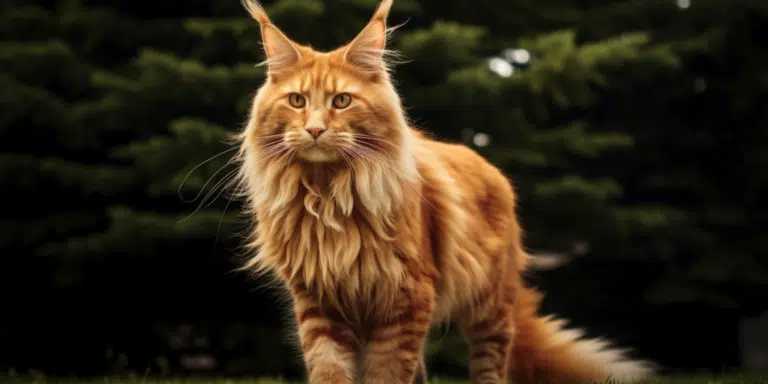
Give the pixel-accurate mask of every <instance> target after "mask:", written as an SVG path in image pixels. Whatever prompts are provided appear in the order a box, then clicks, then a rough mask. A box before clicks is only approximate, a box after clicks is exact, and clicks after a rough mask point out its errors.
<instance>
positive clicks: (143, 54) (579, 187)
mask: <svg viewBox="0 0 768 384" xmlns="http://www.w3.org/2000/svg"><path fill="white" fill-rule="evenodd" d="M264 3H265V5H266V6H267V10H268V13H269V14H270V16H271V17H272V18H273V20H274V21H275V22H276V24H278V25H279V26H280V28H282V29H283V30H284V31H285V32H286V33H287V34H288V35H289V36H290V37H291V38H293V39H295V40H297V41H299V42H301V43H305V44H311V45H312V46H314V47H315V48H318V49H330V48H333V47H336V46H338V45H340V44H343V43H345V42H347V41H348V40H350V39H351V38H353V37H354V36H355V35H356V34H357V32H358V31H359V30H360V28H362V26H363V25H364V24H365V23H366V21H367V20H368V18H369V17H370V15H371V14H372V12H373V11H374V9H375V6H376V4H377V3H378V0H326V1H320V0H279V1H264ZM403 22H406V24H405V25H404V26H403V27H402V28H400V29H399V30H398V32H397V33H396V34H395V36H394V38H393V40H392V41H391V44H390V46H391V47H392V48H395V49H397V50H399V51H401V52H402V53H403V55H404V58H405V60H406V62H405V63H402V64H399V65H398V66H397V67H396V70H395V73H394V76H395V79H396V81H397V83H398V87H399V90H400V93H401V94H402V97H403V100H404V103H405V105H406V107H407V109H408V113H409V115H410V117H411V118H412V119H413V120H414V124H416V125H417V126H418V127H421V128H423V129H425V130H427V131H429V132H430V133H432V134H434V135H435V136H437V137H439V138H441V139H445V140H450V141H461V142H464V143H466V144H467V145H469V146H472V147H473V148H475V149H476V150H477V151H479V152H480V153H481V154H482V155H483V156H485V157H487V158H488V159H490V160H491V161H493V162H494V163H495V164H496V165H498V166H500V167H502V168H503V169H504V171H505V172H506V173H507V174H508V175H509V176H510V178H511V179H512V180H513V182H514V184H515V186H516V188H517V190H518V192H519V194H520V218H521V220H522V222H523V225H524V227H525V228H526V229H527V238H526V242H527V246H528V247H529V248H530V249H531V250H532V251H533V252H539V253H546V254H557V255H560V256H561V257H563V258H567V259H568V260H569V262H568V263H566V264H565V265H562V266H560V267H558V268H554V269H549V270H544V271H535V272H532V273H530V274H529V275H528V276H527V278H528V279H529V281H530V282H531V284H534V285H536V286H538V287H540V288H542V289H543V290H545V291H546V292H547V294H548V296H547V298H546V301H545V308H544V309H545V311H546V312H548V313H557V314H559V315H562V316H565V317H568V318H570V319H572V324H573V325H574V326H578V327H586V328H587V329H588V330H589V332H588V334H589V335H590V336H605V337H609V338H613V339H615V340H617V341H618V342H619V344H620V345H622V346H626V347H631V348H633V349H634V350H635V356H637V357H643V358H649V359H653V360H655V361H657V362H659V363H661V364H662V365H664V367H666V369H668V371H669V372H679V373H692V372H702V371H706V372H721V371H725V370H732V369H737V370H752V371H755V370H764V371H768V316H767V315H765V314H766V312H765V311H766V309H768V238H765V237H763V236H766V234H768V232H766V230H767V229H768V203H766V198H768V147H766V145H767V144H768V127H766V123H768V2H766V1H765V0H728V1H724V0H621V1H619V0H613V1H611V0H578V1H577V0H514V1H512V0H472V1H466V0H450V1H449V0H419V1H416V0H396V1H395V3H394V7H393V10H392V14H391V18H390V23H391V25H396V24H400V23H403ZM262 59H263V54H262V48H261V45H260V34H259V29H258V26H257V24H256V23H255V22H253V21H251V20H250V19H249V18H248V17H247V14H246V12H245V11H244V10H243V9H242V8H241V5H240V3H239V1H237V0H206V1H203V0H186V1H154V2H144V1H136V0H61V1H51V0H40V1H34V0H4V1H3V3H2V5H0V108H1V109H0V175H2V176H1V179H0V180H1V181H2V194H3V195H4V197H3V199H2V201H3V202H2V209H0V295H1V296H0V298H1V299H2V303H3V305H2V309H0V373H2V372H11V373H12V372H17V373H20V374H26V373H30V372H32V373H35V372H37V373H45V374H47V375H78V376H88V375H105V374H112V373H119V372H138V373H141V374H158V375H160V374H165V375H226V376H238V375H249V376H273V377H274V376H283V377H288V378H291V377H299V375H301V374H302V365H301V361H300V360H299V357H298V355H297V354H296V353H295V349H294V347H293V346H292V344H290V339H291V337H290V334H289V329H290V328H289V322H286V321H285V315H286V313H287V312H286V310H285V309H286V308H285V302H284V301H280V300H278V298H279V291H278V290H276V289H273V288H269V287H267V286H266V284H265V283H267V282H266V281H262V280H253V279H250V278H249V277H248V276H246V274H244V273H236V272H234V271H233V270H234V268H236V267H237V266H238V265H239V264H238V263H239V259H238V257H239V256H241V255H242V252H243V250H242V248H241V245H242V244H243V233H244V230H245V229H246V228H247V217H245V216H244V215H242V214H241V213H240V212H241V207H242V203H241V202H240V201H238V200H236V199H231V193H232V192H233V190H232V188H230V183H229V181H230V180H231V177H232V175H233V172H234V170H235V165H233V164H231V163H229V160H230V159H231V157H232V154H233V153H234V152H232V151H231V150H230V149H231V148H232V146H231V144H229V143H228V142H227V141H226V138H227V134H228V133H230V132H235V131H237V130H239V129H241V127H242V126H243V123H244V122H245V119H246V115H247V112H248V107H249V104H250V100H251V97H252V95H253V93H254V92H255V90H256V89H257V88H258V87H259V86H260V84H261V82H262V81H263V79H264V68H261V67H255V64H256V63H258V62H260V61H261V60H262ZM206 160H208V161H206ZM467 172H471V170H467ZM6 193H7V194H8V195H6ZM429 362H430V370H431V371H432V372H433V373H435V374H440V375H446V376H449V375H459V376H465V375H466V346H465V345H464V344H463V342H462V341H461V339H460V338H458V337H457V335H456V332H455V330H454V329H451V328H445V329H438V330H435V332H434V334H433V337H432V339H431V342H430V346H429Z"/></svg>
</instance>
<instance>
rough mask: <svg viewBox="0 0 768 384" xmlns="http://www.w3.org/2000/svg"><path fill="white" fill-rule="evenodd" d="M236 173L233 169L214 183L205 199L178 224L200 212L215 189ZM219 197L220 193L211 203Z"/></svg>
mask: <svg viewBox="0 0 768 384" xmlns="http://www.w3.org/2000/svg"><path fill="white" fill-rule="evenodd" d="M223 168H224V167H222V168H221V169H223ZM237 171H238V170H237V169H235V170H232V171H229V173H227V174H226V175H224V177H222V179H221V180H219V181H218V182H217V183H216V184H215V185H214V186H213V188H211V190H210V191H208V193H207V194H206V195H205V197H204V198H203V200H202V201H201V202H200V204H198V205H197V208H195V210H194V211H192V213H190V214H189V215H188V216H187V217H185V218H183V219H182V220H180V221H179V223H182V222H184V221H186V220H188V219H189V218H190V217H192V216H194V214H195V213H197V212H198V211H200V209H202V208H203V205H204V204H205V202H206V201H208V199H209V198H210V197H211V195H213V194H214V193H215V191H216V189H217V188H218V187H221V186H222V185H223V182H224V181H225V180H227V179H229V180H227V181H231V178H232V177H233V176H234V175H235V174H236V173H237ZM222 191H223V189H222ZM219 196H221V192H219V194H218V195H217V196H216V198H215V199H213V201H216V199H218V198H219ZM213 201H211V203H212V202H213ZM211 203H209V204H208V205H206V206H205V207H206V208H207V207H208V206H210V205H211Z"/></svg>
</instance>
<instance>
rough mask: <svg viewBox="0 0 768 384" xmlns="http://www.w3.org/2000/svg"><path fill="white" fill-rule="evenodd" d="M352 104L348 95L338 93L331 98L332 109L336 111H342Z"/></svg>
mask: <svg viewBox="0 0 768 384" xmlns="http://www.w3.org/2000/svg"><path fill="white" fill-rule="evenodd" d="M351 102H352V96H350V95H349V93H340V94H338V95H336V96H335V97H334V98H333V107H334V108H336V109H344V108H346V107H348V106H349V103H351Z"/></svg>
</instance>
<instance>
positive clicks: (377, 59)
mask: <svg viewBox="0 0 768 384" xmlns="http://www.w3.org/2000/svg"><path fill="white" fill-rule="evenodd" d="M390 8H392V0H384V1H382V2H381V3H380V4H379V8H378V9H377V10H376V13H374V15H373V17H372V18H371V20H370V21H369V22H368V25H366V26H365V28H363V30H362V31H360V33H359V34H358V35H357V37H355V39H354V40H352V42H351V43H349V44H348V45H347V48H346V52H345V53H344V59H345V61H346V62H347V63H350V64H352V65H354V66H357V67H358V68H360V69H363V70H366V71H373V72H378V71H384V70H386V63H385V62H384V53H386V46H387V16H389V10H390Z"/></svg>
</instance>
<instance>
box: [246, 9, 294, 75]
mask: <svg viewBox="0 0 768 384" xmlns="http://www.w3.org/2000/svg"><path fill="white" fill-rule="evenodd" d="M241 3H242V4H243V7H245V9H246V10H248V13H250V14H251V17H252V18H253V19H254V20H256V21H257V22H258V23H259V25H260V26H261V41H262V44H263V45H264V52H265V53H266V54H267V68H269V73H270V74H275V73H278V72H280V71H281V70H283V69H285V68H288V67H290V66H292V65H294V64H296V63H297V62H298V61H299V59H300V58H301V53H300V52H299V49H298V47H297V44H296V43H294V42H293V41H291V39H289V38H288V37H287V36H286V35H285V34H284V33H283V32H282V31H280V29H279V28H277V27H276V26H275V25H274V24H273V23H272V21H271V20H270V19H269V17H268V16H267V13H266V12H265V11H264V8H263V7H262V6H261V4H259V2H258V1H257V0H241Z"/></svg>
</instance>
